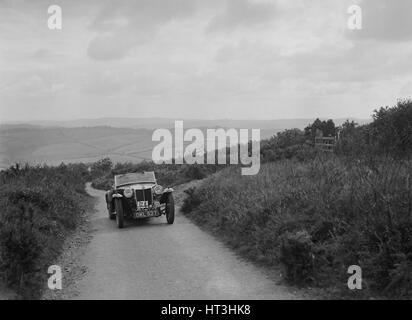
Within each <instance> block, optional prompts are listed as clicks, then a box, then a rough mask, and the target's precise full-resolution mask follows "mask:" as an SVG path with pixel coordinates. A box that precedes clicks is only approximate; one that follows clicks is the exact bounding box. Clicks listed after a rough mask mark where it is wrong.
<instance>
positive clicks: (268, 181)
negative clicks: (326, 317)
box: [183, 155, 412, 298]
mask: <svg viewBox="0 0 412 320" xmlns="http://www.w3.org/2000/svg"><path fill="white" fill-rule="evenodd" d="M238 170H239V169H238V168H229V169H226V170H224V171H222V172H219V173H218V174H216V175H214V176H211V177H209V178H207V179H206V180H205V182H204V183H203V184H202V186H201V187H200V188H198V189H190V190H188V191H187V193H188V197H187V199H186V201H185V203H184V206H183V210H184V212H185V214H186V215H187V216H188V217H190V218H191V219H192V220H194V221H195V222H196V223H198V224H199V225H201V226H203V227H205V228H206V229H208V230H211V231H212V232H213V233H214V234H216V235H217V236H219V237H221V238H222V239H223V240H224V241H225V242H226V243H228V244H229V245H231V246H232V247H234V248H236V249H237V250H238V252H240V253H241V254H243V255H244V256H246V257H248V258H250V259H252V260H254V261H257V262H260V263H264V264H266V265H268V266H274V265H278V264H280V263H281V264H282V265H283V266H284V267H285V274H286V279H287V280H288V281H290V282H292V283H295V284H300V285H311V286H317V287H319V288H323V289H324V290H326V291H327V296H328V297H353V298H366V297H371V296H377V295H382V296H385V297H397V298H405V297H410V296H411V295H412V236H411V235H412V190H411V188H412V181H411V178H412V177H410V176H411V173H412V164H411V162H405V161H404V162H401V161H394V160H389V159H381V160H376V161H375V162H373V163H370V162H362V161H360V160H353V161H352V160H347V161H346V160H345V159H343V158H338V157H336V156H333V155H332V156H328V157H326V156H325V157H316V158H315V159H311V160H308V161H304V162H299V161H296V160H282V161H279V162H274V163H268V164H265V165H263V166H262V168H261V170H260V173H259V174H258V175H256V176H241V175H240V172H238ZM350 265H359V266H361V267H362V271H363V290H361V291H351V290H348V288H347V279H348V276H349V275H348V274H347V269H348V267H349V266H350Z"/></svg>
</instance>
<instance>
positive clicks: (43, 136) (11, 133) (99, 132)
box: [0, 118, 366, 169]
mask: <svg viewBox="0 0 412 320" xmlns="http://www.w3.org/2000/svg"><path fill="white" fill-rule="evenodd" d="M313 120H314V119H290V120H213V121H212V120H184V127H185V128H186V129H188V128H200V129H202V128H203V130H204V129H205V128H218V127H221V128H245V129H252V128H259V129H261V139H267V138H269V137H271V136H273V135H274V134H276V133H277V132H279V131H282V130H284V129H289V128H299V129H303V128H304V127H306V126H307V125H308V124H309V123H310V122H313ZM344 121H345V119H336V120H335V123H336V124H337V125H339V124H341V123H343V122H344ZM355 121H356V122H358V123H365V122H366V120H356V119H355ZM173 127H174V121H173V120H171V119H161V118H150V119H125V118H102V119H85V120H74V121H64V122H57V121H36V122H32V123H30V124H24V123H20V124H19V123H7V124H4V123H3V124H2V125H0V169H1V168H7V167H8V166H10V165H12V164H13V163H16V162H20V163H25V162H28V163H30V164H39V163H40V164H43V163H46V164H50V165H57V164H60V163H61V162H66V163H69V162H72V163H74V162H93V161H97V160H99V159H101V158H103V157H110V158H111V159H112V160H113V161H114V162H126V161H130V162H134V163H136V162H140V161H142V160H144V159H151V156H152V150H153V147H154V146H155V145H156V144H157V142H152V133H153V131H154V130H155V129H157V128H173Z"/></svg>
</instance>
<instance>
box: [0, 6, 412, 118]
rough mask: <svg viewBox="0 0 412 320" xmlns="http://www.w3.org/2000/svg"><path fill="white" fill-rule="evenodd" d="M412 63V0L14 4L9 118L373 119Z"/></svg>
mask: <svg viewBox="0 0 412 320" xmlns="http://www.w3.org/2000/svg"><path fill="white" fill-rule="evenodd" d="M52 4H57V5H59V6H60V7H61V8H62V29H61V30H50V29H49V28H48V25H47V20H48V18H49V16H50V14H49V13H48V12H47V9H48V7H49V6H50V5H52ZM354 4H356V5H359V6H360V8H361V9H362V29H361V30H350V29H348V27H347V21H348V19H349V17H350V14H348V12H347V11H348V7H349V6H351V5H354ZM411 62H412V1H410V0H311V1H307V0H116V1H114V0H110V1H102V0H81V1H80V0H48V1H44V0H27V1H23V0H0V121H30V120H71V119H81V118H102V117H163V118H175V119H176V118H179V119H187V118H192V119H193V118H197V119H222V118H226V119H285V118H314V117H325V118H326V117H327V118H341V117H356V118H368V117H370V115H371V114H372V112H373V110H374V109H376V108H379V107H382V106H388V105H394V104H396V102H397V100H398V99H404V98H408V97H411V96H412V63H411Z"/></svg>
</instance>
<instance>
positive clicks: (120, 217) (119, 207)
mask: <svg viewBox="0 0 412 320" xmlns="http://www.w3.org/2000/svg"><path fill="white" fill-rule="evenodd" d="M114 203H115V207H116V223H117V227H119V228H123V227H124V212H123V203H122V199H119V198H118V199H116V200H115V202H114Z"/></svg>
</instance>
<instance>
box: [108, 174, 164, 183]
mask: <svg viewBox="0 0 412 320" xmlns="http://www.w3.org/2000/svg"><path fill="white" fill-rule="evenodd" d="M150 182H153V183H155V182H156V179H155V175H154V172H136V173H126V174H120V175H116V176H115V177H114V183H115V185H116V186H122V185H127V184H133V183H150Z"/></svg>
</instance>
